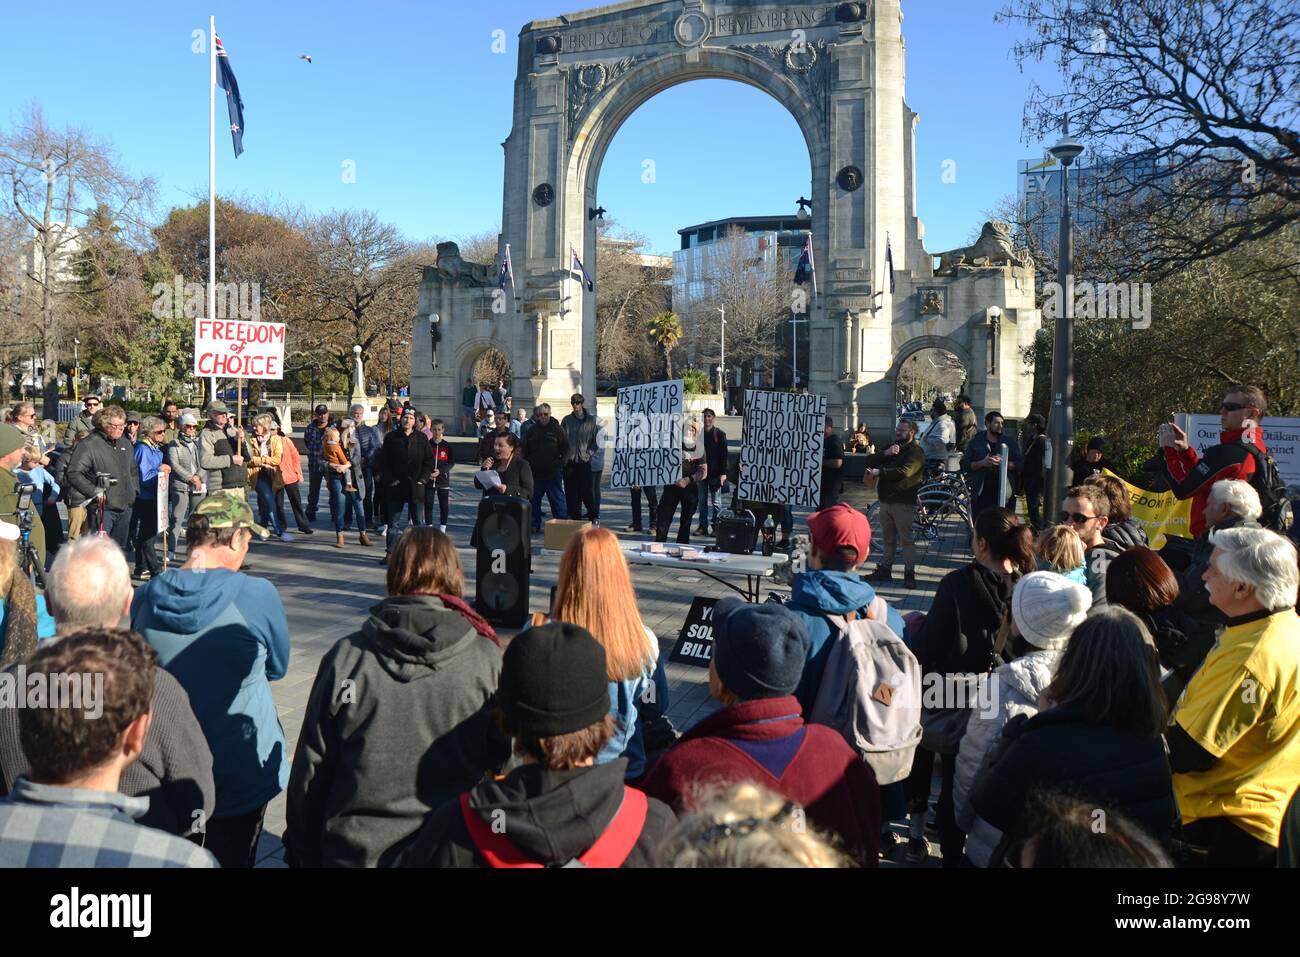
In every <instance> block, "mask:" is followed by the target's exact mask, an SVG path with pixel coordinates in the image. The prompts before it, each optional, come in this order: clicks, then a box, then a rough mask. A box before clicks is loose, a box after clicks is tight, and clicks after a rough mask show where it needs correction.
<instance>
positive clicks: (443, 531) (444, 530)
mask: <svg viewBox="0 0 1300 957" xmlns="http://www.w3.org/2000/svg"><path fill="white" fill-rule="evenodd" d="M438 531H440V532H442V534H444V535H446V534H447V526H446V525H439V526H438Z"/></svg>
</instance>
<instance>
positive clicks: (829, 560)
mask: <svg viewBox="0 0 1300 957" xmlns="http://www.w3.org/2000/svg"><path fill="white" fill-rule="evenodd" d="M808 530H809V531H810V532H811V533H812V546H811V549H810V551H809V554H808V570H807V571H802V572H799V573H798V574H796V575H795V576H794V586H793V592H792V594H791V596H790V602H789V605H788V607H789V608H790V610H791V611H793V612H794V613H795V614H797V615H799V616H800V617H801V618H803V620H804V624H805V625H806V626H807V628H808V639H809V641H808V663H807V664H806V665H805V666H804V670H803V677H802V678H801V679H800V681H799V685H798V687H796V688H795V692H794V695H795V697H796V698H798V699H799V706H800V707H801V708H802V709H803V713H804V714H805V715H807V714H808V713H809V712H810V711H811V710H812V706H813V702H814V701H816V700H817V691H818V689H819V688H820V687H821V682H822V675H823V674H824V673H825V671H826V660H827V658H828V657H829V655H830V646H831V639H832V638H834V637H835V635H836V634H837V632H836V631H834V630H833V629H832V626H831V624H830V622H828V621H827V620H826V616H827V615H847V614H850V613H852V614H854V615H856V616H857V617H870V618H873V619H876V620H878V621H883V622H884V623H885V624H886V625H888V626H889V628H890V630H891V631H893V632H894V633H895V634H897V635H898V636H899V637H900V638H901V637H902V636H903V631H904V626H903V618H902V616H901V615H899V613H898V612H897V611H896V610H895V609H894V608H892V607H890V606H889V605H888V604H886V602H885V600H884V599H883V598H878V597H877V596H876V590H875V589H874V588H872V587H871V585H869V584H868V583H867V582H866V581H864V580H863V579H862V577H861V576H859V574H858V571H857V569H858V566H859V565H861V564H862V563H863V562H864V561H866V560H867V553H868V552H869V551H871V523H870V522H868V521H867V517H866V516H865V515H863V514H862V513H861V512H859V511H858V510H857V509H856V508H854V507H853V506H852V505H849V504H848V503H847V502H840V503H839V504H838V505H833V506H831V507H830V508H824V509H822V510H821V511H820V512H814V513H813V514H812V515H809V516H808Z"/></svg>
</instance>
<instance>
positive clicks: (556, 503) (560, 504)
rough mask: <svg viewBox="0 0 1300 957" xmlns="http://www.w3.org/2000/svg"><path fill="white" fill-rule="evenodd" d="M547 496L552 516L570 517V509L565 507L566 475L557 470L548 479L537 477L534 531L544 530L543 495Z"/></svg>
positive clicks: (534, 487) (534, 498)
mask: <svg viewBox="0 0 1300 957" xmlns="http://www.w3.org/2000/svg"><path fill="white" fill-rule="evenodd" d="M543 495H545V496H546V501H547V503H548V504H549V505H550V506H551V518H568V517H569V510H568V508H566V507H565V500H564V476H563V475H562V474H561V473H559V472H556V473H555V474H554V475H552V476H551V477H550V478H548V479H547V480H546V481H542V480H540V479H535V480H534V482H533V499H532V506H533V509H532V511H533V531H534V532H540V531H541V530H542V496H543Z"/></svg>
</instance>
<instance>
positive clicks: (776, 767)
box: [645, 598, 880, 867]
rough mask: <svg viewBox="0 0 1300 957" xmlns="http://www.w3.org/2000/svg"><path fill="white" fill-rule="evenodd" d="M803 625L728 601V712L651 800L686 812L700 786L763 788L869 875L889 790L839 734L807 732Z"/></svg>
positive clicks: (723, 620)
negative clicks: (799, 692) (884, 792)
mask: <svg viewBox="0 0 1300 957" xmlns="http://www.w3.org/2000/svg"><path fill="white" fill-rule="evenodd" d="M807 650H808V630H807V628H806V627H805V626H804V622H803V619H802V618H801V617H799V616H798V615H796V614H795V613H794V612H792V611H790V610H789V609H787V608H784V607H783V606H781V605H775V604H762V605H750V604H746V603H745V602H742V601H740V600H739V599H736V598H724V599H723V600H722V601H720V602H718V603H717V605H715V606H714V609H713V658H712V660H711V661H710V662H709V691H710V693H711V694H712V695H713V697H714V698H716V699H717V700H718V701H719V702H721V703H722V705H723V709H722V710H721V711H718V712H715V713H714V714H712V715H710V716H709V717H707V718H705V719H704V720H703V721H701V722H700V723H699V724H697V725H696V726H695V727H694V728H692V729H691V730H690V731H688V732H687V733H686V734H685V735H684V736H683V737H682V739H681V740H680V741H678V742H677V744H675V745H674V746H673V747H672V748H671V749H669V751H668V752H667V753H666V754H665V755H664V756H663V757H662V758H660V759H659V762H658V763H657V764H656V765H655V766H654V769H653V770H652V771H651V772H650V775H649V777H647V778H646V782H645V792H646V793H647V794H649V795H650V796H651V797H654V798H658V799H659V800H661V801H663V802H664V803H665V804H668V805H669V806H670V807H672V808H673V809H674V810H676V811H678V812H679V813H681V812H685V811H690V810H693V808H691V807H690V806H689V805H688V802H689V798H690V796H691V795H692V794H693V793H694V792H695V791H696V790H697V789H698V788H699V786H700V785H701V784H706V783H707V784H730V783H734V782H737V781H746V780H747V781H754V782H757V783H758V784H761V785H762V786H763V787H766V788H771V789H772V790H773V791H776V792H777V793H779V794H782V795H784V796H785V797H786V798H787V799H788V800H790V801H792V802H793V803H795V804H798V805H799V806H801V807H803V808H804V809H806V811H807V814H808V819H809V820H811V821H812V822H813V823H814V824H816V825H818V826H819V827H821V828H823V829H824V830H826V831H829V832H831V833H833V834H835V835H837V836H838V837H839V839H840V840H841V842H842V843H843V846H844V848H845V850H846V851H847V852H848V853H849V855H850V856H851V857H853V858H854V860H856V861H857V862H858V864H860V865H861V866H864V867H875V866H876V865H877V862H878V854H879V849H880V788H879V786H878V785H877V783H876V779H875V776H874V775H873V774H872V773H871V768H870V767H869V766H868V765H867V764H866V763H865V762H863V761H862V760H861V759H859V757H858V755H857V753H856V752H855V751H854V750H853V749H852V748H850V747H849V745H848V744H847V743H846V742H845V740H844V738H843V737H841V736H840V734H839V732H837V731H835V730H833V729H832V728H828V727H826V726H824V725H820V724H806V723H805V722H804V719H803V716H802V714H801V709H800V707H799V701H798V699H796V698H795V696H794V689H795V688H796V687H797V686H798V684H799V679H800V677H801V676H802V674H803V666H804V661H805V660H806V658H807Z"/></svg>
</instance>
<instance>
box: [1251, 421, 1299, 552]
mask: <svg viewBox="0 0 1300 957" xmlns="http://www.w3.org/2000/svg"><path fill="white" fill-rule="evenodd" d="M1244 444H1245V446H1246V450H1247V451H1248V452H1249V453H1250V455H1251V457H1252V458H1253V459H1254V460H1255V471H1254V472H1253V473H1251V476H1250V484H1251V487H1252V488H1254V490H1255V491H1256V492H1258V493H1259V504H1260V506H1261V507H1262V508H1263V514H1261V515H1260V518H1259V523H1260V524H1261V525H1263V526H1264V527H1265V528H1267V529H1271V530H1272V531H1275V532H1278V533H1279V534H1282V535H1285V534H1286V533H1287V532H1288V531H1290V529H1291V521H1292V515H1291V496H1290V494H1289V493H1288V492H1287V485H1286V482H1284V481H1282V475H1281V473H1280V472H1278V470H1277V462H1275V461H1274V460H1273V456H1271V455H1269V454H1268V453H1266V452H1263V451H1261V450H1260V448H1259V446H1257V445H1254V444H1251V443H1244Z"/></svg>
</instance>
